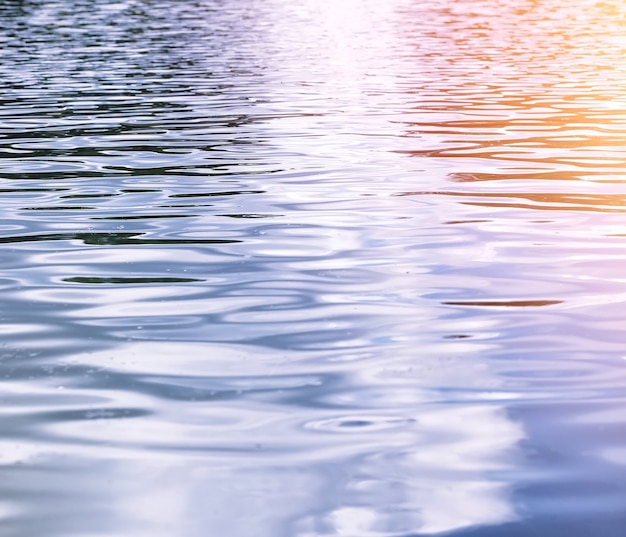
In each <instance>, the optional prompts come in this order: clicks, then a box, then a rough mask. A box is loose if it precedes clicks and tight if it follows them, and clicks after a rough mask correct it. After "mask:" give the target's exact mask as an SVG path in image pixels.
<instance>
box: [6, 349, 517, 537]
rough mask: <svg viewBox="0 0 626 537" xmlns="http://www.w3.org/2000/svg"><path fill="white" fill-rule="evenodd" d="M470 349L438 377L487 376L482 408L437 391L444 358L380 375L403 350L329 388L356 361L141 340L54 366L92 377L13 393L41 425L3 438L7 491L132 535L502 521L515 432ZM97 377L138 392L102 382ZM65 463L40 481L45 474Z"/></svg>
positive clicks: (442, 528)
mask: <svg viewBox="0 0 626 537" xmlns="http://www.w3.org/2000/svg"><path fill="white" fill-rule="evenodd" d="M465 345H466V347H467V350H468V351H469V350H471V351H472V353H471V354H474V353H475V351H476V349H474V348H472V345H471V344H465ZM476 346H477V347H479V346H478V345H476ZM471 354H470V353H467V356H465V357H464V359H463V360H459V361H455V362H454V364H450V365H449V366H448V368H449V371H450V372H451V373H452V374H451V375H449V376H448V381H449V382H448V385H450V386H455V385H458V386H459V387H461V386H472V385H473V384H478V385H482V386H485V385H486V384H489V383H491V384H490V385H489V388H490V389H488V390H484V391H481V390H474V391H473V392H472V397H473V398H474V399H476V400H482V402H480V403H479V402H476V403H472V402H471V401H467V400H465V401H461V400H459V401H457V402H454V401H453V400H451V399H450V394H449V393H448V394H445V396H444V397H442V394H441V393H440V392H439V390H438V388H436V386H441V385H442V384H443V383H442V380H443V378H445V376H446V375H445V370H446V369H447V367H446V364H440V366H441V367H437V368H434V369H432V370H431V371H430V373H429V369H428V367H426V368H424V369H422V370H420V371H419V374H418V375H414V376H411V375H408V376H407V375H406V374H400V375H398V374H396V373H395V372H394V370H393V368H392V369H391V370H390V369H389V367H388V366H389V365H390V364H395V366H396V367H400V366H401V365H402V364H404V363H405V361H404V360H397V359H396V360H395V361H394V360H393V359H390V360H387V361H384V360H380V357H379V359H377V360H374V361H371V362H369V363H368V361H364V362H363V363H362V364H361V371H362V375H361V376H360V378H359V376H356V375H350V377H351V378H350V381H349V383H350V384H351V385H348V386H345V385H343V384H341V383H340V384H339V385H337V386H334V387H333V381H332V378H333V375H341V374H342V373H346V372H348V373H349V372H350V371H351V369H350V368H351V367H352V366H351V364H350V368H349V367H346V364H345V363H344V362H341V361H340V362H336V361H335V360H334V358H333V356H332V355H326V354H324V353H323V354H318V355H310V356H308V357H306V356H304V355H303V354H302V353H285V354H284V355H283V356H282V357H280V358H279V357H277V356H276V353H275V352H270V351H269V350H268V349H262V348H256V349H255V348H250V347H246V346H235V345H221V346H216V345H211V346H209V345H206V344H184V343H181V344H173V343H166V342H164V343H159V344H156V343H150V342H146V343H130V344H127V345H125V346H124V347H120V348H118V349H115V350H109V351H102V352H92V353H87V354H84V355H76V356H74V357H71V358H68V359H67V360H64V361H61V362H59V363H57V364H56V367H57V368H61V369H62V368H63V367H68V368H71V367H72V364H80V366H81V367H88V368H90V370H91V371H93V373H87V374H86V375H84V376H83V377H81V378H73V379H69V380H68V382H67V384H65V385H62V386H59V385H56V384H52V382H51V383H50V385H49V386H48V387H47V388H44V387H40V390H39V391H38V392H33V391H32V386H28V385H26V384H25V385H20V384H19V383H12V384H10V385H9V386H10V387H11V388H12V392H11V393H7V400H8V401H9V402H10V403H11V404H10V406H9V407H7V409H6V410H5V411H4V413H3V414H4V417H5V418H7V416H19V415H20V414H21V415H26V414H29V415H30V416H37V418H31V419H36V421H37V422H39V423H38V425H37V427H35V428H33V429H31V430H30V432H28V431H29V429H25V430H23V431H22V433H21V435H20V436H21V437H22V438H20V439H19V440H16V439H13V440H6V439H5V440H3V442H2V444H0V451H2V453H3V456H4V460H3V461H2V462H4V463H5V464H7V463H18V462H21V463H28V466H27V467H28V468H30V469H29V470H28V471H27V472H25V473H24V475H23V476H22V479H21V484H20V485H19V487H18V488H19V489H20V490H21V491H22V492H29V491H30V493H34V489H33V487H38V488H40V491H39V492H40V493H43V494H47V493H52V489H54V494H53V496H54V497H55V498H56V501H53V502H52V504H51V507H49V508H50V509H55V510H57V511H58V512H56V513H55V515H54V516H55V517H58V518H59V519H61V520H63V519H64V518H65V517H64V514H67V513H66V511H67V510H68V505H67V503H64V502H63V501H62V500H63V498H64V497H68V496H70V497H71V496H74V495H75V493H76V491H77V490H82V491H83V492H81V496H82V500H81V501H85V500H87V501H86V504H87V505H89V506H91V507H90V509H94V510H95V511H94V513H93V516H94V517H97V519H98V520H101V521H102V523H103V524H104V526H103V533H102V535H105V534H107V531H106V528H107V527H108V526H109V525H110V528H109V529H110V530H114V529H115V528H124V529H125V533H126V534H129V535H133V536H139V537H143V536H146V537H147V536H151V537H160V536H163V537H166V536H171V535H172V532H174V533H177V534H181V535H186V536H196V535H197V536H200V535H205V532H206V531H211V532H217V533H225V534H228V535H232V536H233V537H248V536H249V535H251V534H254V535H257V536H259V537H265V536H267V537H275V536H277V535H298V536H302V537H304V536H314V535H319V536H331V535H347V536H353V537H364V536H389V535H404V534H407V533H417V534H424V535H426V534H437V533H443V532H447V531H451V530H454V529H459V528H464V527H469V526H475V525H482V524H495V523H502V522H505V521H510V520H514V519H515V518H516V516H517V515H516V512H515V508H514V507H513V505H512V504H511V501H510V494H511V489H510V486H511V484H510V481H509V478H507V472H510V471H511V470H512V468H513V466H514V464H515V463H516V462H518V459H519V457H520V453H519V451H518V448H517V444H518V442H519V441H520V440H521V439H522V438H523V433H522V430H521V428H520V426H519V425H518V424H516V423H514V422H512V421H511V420H510V419H509V418H508V416H507V413H506V411H505V410H504V408H503V407H502V406H501V405H499V404H498V403H497V401H496V400H494V399H493V397H494V392H495V391H496V390H498V388H499V382H498V381H497V379H495V378H493V377H491V378H490V375H489V370H488V369H487V367H486V364H484V363H483V364H481V363H480V362H478V361H477V360H476V359H475V357H474V358H473V357H472V355H471ZM303 360H304V361H305V362H309V363H311V364H317V366H316V367H313V368H307V367H303V362H302V361H303ZM304 370H307V371H308V374H303V373H302V372H303V371H304ZM181 372H189V373H190V374H192V376H180V374H181ZM90 375H94V378H98V383H99V384H100V388H99V389H97V390H94V389H93V386H91V387H90V386H89V377H90ZM105 376H109V377H111V378H113V379H115V378H118V379H127V381H129V382H131V383H133V384H134V386H135V388H134V390H133V391H130V390H128V389H121V388H117V387H115V380H113V384H112V386H111V388H110V389H106V388H105V387H104V386H102V382H103V379H104V377H105ZM54 380H55V382H56V381H57V380H58V379H54ZM51 381H52V379H51ZM81 385H82V387H81ZM430 386H435V388H430ZM194 390H195V391H194ZM307 390H308V393H309V396H307V395H306V394H307ZM300 393H302V394H303V395H300ZM181 394H184V397H182V398H181ZM310 394H314V395H315V394H317V397H318V398H317V404H316V403H315V397H314V398H313V399H312V400H311V399H310ZM320 396H321V399H320V398H319V397H320ZM301 398H302V399H301ZM442 399H443V401H445V402H442ZM289 400H291V401H292V402H291V404H286V403H287V401H289ZM144 409H150V411H149V412H145V411H144ZM138 411H142V412H140V413H138ZM7 432H8V433H10V430H9V431H7ZM92 456H93V458H92ZM7 457H8V459H7ZM9 459H10V460H9ZM68 465H69V466H68ZM65 467H67V471H66V472H65V473H64V475H63V477H62V478H60V479H58V480H56V481H54V480H53V481H48V485H46V486H45V487H44V489H43V490H41V484H42V482H43V481H42V472H43V473H44V474H45V472H49V471H50V469H52V468H54V469H55V472H59V471H61V472H63V468H65ZM87 467H89V471H88V472H85V471H84V470H81V468H87ZM22 472H23V470H19V469H18V470H17V474H18V475H19V474H20V473H22ZM96 475H100V476H101V478H98V479H101V481H100V482H99V483H95V482H94V479H96V477H95V476H96ZM48 487H50V490H49V491H47V490H46V489H47V488H48ZM47 509H48V508H46V509H45V511H47ZM18 518H19V516H18ZM72 524H73V526H72ZM81 524H82V523H81V522H80V521H75V522H72V523H70V527H71V529H72V530H73V531H76V530H77V529H79V528H80V526H81ZM68 529H69V528H68ZM89 535H98V533H97V532H96V533H89Z"/></svg>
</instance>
